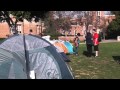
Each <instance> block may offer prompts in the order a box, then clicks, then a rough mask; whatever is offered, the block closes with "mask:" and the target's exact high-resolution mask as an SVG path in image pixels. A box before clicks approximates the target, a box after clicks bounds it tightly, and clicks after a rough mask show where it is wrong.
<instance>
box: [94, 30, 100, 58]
mask: <svg viewBox="0 0 120 90" xmlns="http://www.w3.org/2000/svg"><path fill="white" fill-rule="evenodd" d="M98 38H99V34H98V33H97V31H96V29H93V44H94V51H95V57H97V56H98V51H99V40H98Z"/></svg>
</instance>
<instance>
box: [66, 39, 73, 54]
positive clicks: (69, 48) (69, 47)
mask: <svg viewBox="0 0 120 90" xmlns="http://www.w3.org/2000/svg"><path fill="white" fill-rule="evenodd" d="M64 45H65V46H66V47H67V49H68V52H69V53H71V54H72V53H74V52H73V46H72V44H71V43H70V42H68V41H65V42H64Z"/></svg>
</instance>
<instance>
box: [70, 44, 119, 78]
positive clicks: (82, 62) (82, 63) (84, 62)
mask: <svg viewBox="0 0 120 90" xmlns="http://www.w3.org/2000/svg"><path fill="white" fill-rule="evenodd" d="M99 49H100V53H99V57H86V56H85V55H83V54H82V53H83V51H86V46H85V44H81V45H80V48H79V56H75V55H68V56H69V57H70V58H71V62H69V65H70V67H71V68H72V72H73V74H74V77H75V79H120V64H119V63H118V62H117V61H116V60H120V42H116V43H101V44H100V46H99Z"/></svg>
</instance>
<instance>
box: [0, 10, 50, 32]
mask: <svg viewBox="0 0 120 90" xmlns="http://www.w3.org/2000/svg"><path fill="white" fill-rule="evenodd" d="M47 12H48V11H0V20H1V21H3V20H5V21H6V22H7V23H8V26H9V27H10V28H12V27H14V28H15V31H16V24H17V22H18V21H22V22H23V19H27V20H28V21H31V20H32V18H35V21H36V22H37V21H39V19H43V18H44V16H45V14H46V13H47ZM10 14H12V15H13V16H14V17H15V21H13V19H12V18H11V17H10Z"/></svg>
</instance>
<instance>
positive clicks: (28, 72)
mask: <svg viewBox="0 0 120 90" xmlns="http://www.w3.org/2000/svg"><path fill="white" fill-rule="evenodd" d="M23 42H24V51H25V60H26V73H27V78H28V79H30V64H29V63H30V62H29V55H28V52H27V50H26V44H25V35H24V34H23Z"/></svg>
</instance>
